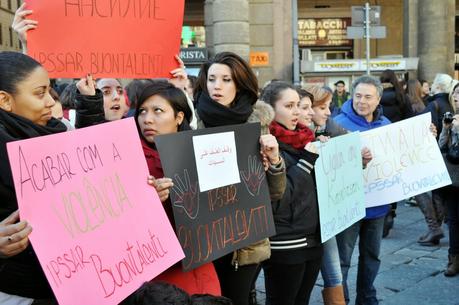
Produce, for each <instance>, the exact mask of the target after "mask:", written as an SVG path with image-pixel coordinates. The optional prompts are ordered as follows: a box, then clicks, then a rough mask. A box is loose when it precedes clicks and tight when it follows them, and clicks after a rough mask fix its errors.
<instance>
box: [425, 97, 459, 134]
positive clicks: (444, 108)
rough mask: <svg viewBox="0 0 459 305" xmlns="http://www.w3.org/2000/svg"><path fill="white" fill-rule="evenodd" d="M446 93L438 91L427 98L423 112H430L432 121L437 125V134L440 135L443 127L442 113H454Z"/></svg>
mask: <svg viewBox="0 0 459 305" xmlns="http://www.w3.org/2000/svg"><path fill="white" fill-rule="evenodd" d="M448 98H449V95H448V93H438V94H435V95H434V96H432V97H431V98H430V99H429V104H427V107H426V109H424V111H423V113H427V112H430V113H431V115H432V123H434V124H435V127H437V134H438V135H440V133H441V130H442V129H443V115H444V114H445V113H446V112H451V113H454V110H453V107H452V106H451V104H450V103H449V99H448Z"/></svg>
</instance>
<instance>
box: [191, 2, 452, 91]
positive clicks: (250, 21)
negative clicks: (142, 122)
mask: <svg viewBox="0 0 459 305" xmlns="http://www.w3.org/2000/svg"><path fill="white" fill-rule="evenodd" d="M295 2H296V3H297V14H298V20H320V19H334V20H338V22H340V21H349V22H350V18H351V6H361V5H362V1H361V0H339V1H338V0H335V1H330V0H314V1H311V0H292V1H289V0H231V1H227V0H205V1H204V0H186V8H185V21H184V24H185V25H186V24H187V22H188V23H189V24H193V25H195V26H196V25H199V24H200V25H203V26H205V32H206V47H207V48H208V50H209V55H210V56H212V55H213V54H215V52H220V51H223V50H229V51H234V52H236V53H238V54H240V55H241V56H243V57H244V58H246V59H247V60H249V59H250V54H251V53H252V54H253V52H263V53H264V54H266V55H267V59H268V60H267V63H266V62H265V63H264V64H263V65H262V66H254V70H255V72H256V73H257V75H258V77H259V79H260V83H261V84H262V83H264V82H265V81H267V80H269V79H272V78H278V79H285V80H292V75H293V66H294V65H293V58H294V56H293V55H294V54H293V30H292V26H293V25H292V12H293V10H292V4H293V5H294V4H295ZM368 2H369V3H370V5H372V6H373V5H378V6H380V7H381V16H380V21H381V25H384V26H385V27H386V35H387V36H386V38H384V39H374V40H371V45H370V49H371V57H372V58H378V57H390V56H395V57H396V58H399V57H410V58H419V65H418V71H411V72H410V74H411V76H412V77H419V78H425V79H428V80H432V79H433V77H434V76H435V74H436V73H438V72H443V73H448V74H450V75H453V74H454V62H455V53H454V33H455V16H456V8H457V5H456V1H455V0H442V1H430V0H369V1H368ZM190 22H191V23H190ZM299 37H300V38H301V36H299ZM304 49H309V51H307V52H306V53H305V52H302V51H303V50H304ZM308 52H309V53H308ZM299 53H300V59H304V58H302V57H303V55H305V54H312V56H313V57H316V58H318V57H321V56H322V57H323V59H336V57H338V58H340V59H342V58H343V57H344V58H354V59H360V58H365V43H364V41H363V40H361V39H355V40H352V42H351V43H350V44H349V45H346V46H336V45H335V46H330V45H318V46H311V47H306V48H305V47H302V46H301V39H300V49H299ZM329 57H330V58H329Z"/></svg>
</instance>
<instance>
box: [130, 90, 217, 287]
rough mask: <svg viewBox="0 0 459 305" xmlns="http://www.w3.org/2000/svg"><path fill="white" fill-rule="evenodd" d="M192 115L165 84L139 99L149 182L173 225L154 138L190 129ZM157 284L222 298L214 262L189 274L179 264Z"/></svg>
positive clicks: (179, 94)
mask: <svg viewBox="0 0 459 305" xmlns="http://www.w3.org/2000/svg"><path fill="white" fill-rule="evenodd" d="M191 116H192V112H191V109H190V108H189V107H188V103H187V100H186V96H185V94H184V93H183V92H182V91H181V90H180V89H177V88H175V87H174V86H173V85H171V84H169V83H166V82H157V83H153V84H151V85H148V86H147V87H145V88H144V89H143V91H142V93H141V95H140V97H139V99H138V104H137V106H136V112H135V121H136V124H137V129H138V130H139V134H140V137H141V141H142V148H143V151H144V154H145V158H146V161H147V165H148V169H149V172H150V175H152V176H151V177H150V179H149V183H150V184H152V185H153V186H155V188H156V190H157V191H158V195H159V197H160V199H161V201H162V202H163V205H164V209H165V210H166V213H167V215H168V217H169V220H170V221H171V223H172V224H174V217H173V213H172V205H171V202H170V199H169V189H170V187H172V180H171V179H170V178H164V173H163V169H162V165H161V160H160V158H159V153H158V151H157V150H156V146H155V143H154V138H155V136H157V135H160V134H168V133H174V132H178V131H181V130H187V129H190V128H189V125H188V122H189V121H190V119H191ZM154 281H163V282H167V283H170V284H174V285H176V286H177V287H179V288H181V289H183V290H185V291H186V292H187V293H188V294H190V295H192V294H211V295H216V296H219V295H221V290H220V282H219V280H218V277H217V273H216V272H215V268H214V266H213V264H212V263H207V264H204V265H202V266H200V267H198V268H196V269H193V270H191V271H188V272H184V271H182V268H181V265H180V263H178V264H176V265H174V266H172V267H171V268H169V269H167V270H166V271H164V272H163V273H162V274H160V275H159V276H157V277H156V278H155V279H154Z"/></svg>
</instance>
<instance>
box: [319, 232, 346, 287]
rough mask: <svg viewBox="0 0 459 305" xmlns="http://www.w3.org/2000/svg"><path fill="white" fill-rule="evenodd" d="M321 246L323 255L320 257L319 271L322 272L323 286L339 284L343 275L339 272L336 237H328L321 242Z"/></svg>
mask: <svg viewBox="0 0 459 305" xmlns="http://www.w3.org/2000/svg"><path fill="white" fill-rule="evenodd" d="M323 246H324V256H323V257H322V266H321V267H320V272H321V273H322V278H323V280H324V288H328V287H336V286H339V285H341V284H342V283H343V275H342V273H341V265H340V260H339V252H338V246H337V244H336V238H335V237H332V238H330V239H329V240H327V241H326V242H325V243H324V244H323Z"/></svg>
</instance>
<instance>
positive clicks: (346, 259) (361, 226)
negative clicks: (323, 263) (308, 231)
mask: <svg viewBox="0 0 459 305" xmlns="http://www.w3.org/2000/svg"><path fill="white" fill-rule="evenodd" d="M383 228H384V217H380V218H376V219H362V220H360V221H358V222H357V223H355V224H353V225H352V226H350V227H349V228H347V229H346V230H344V231H343V232H341V233H340V234H338V235H337V236H336V241H337V243H338V250H339V257H340V262H341V271H342V272H343V288H344V297H345V299H346V303H349V291H348V287H347V275H348V271H349V268H350V266H351V258H352V252H353V251H354V246H355V243H356V241H357V237H359V254H360V255H359V263H358V270H357V296H356V299H355V304H356V305H376V304H378V299H377V298H376V289H375V287H374V285H373V283H374V281H375V279H376V275H377V274H378V270H379V266H380V264H381V261H380V260H379V251H380V247H381V240H382V232H383Z"/></svg>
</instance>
